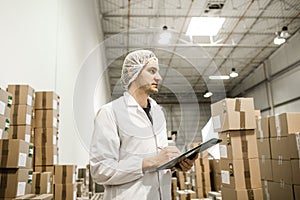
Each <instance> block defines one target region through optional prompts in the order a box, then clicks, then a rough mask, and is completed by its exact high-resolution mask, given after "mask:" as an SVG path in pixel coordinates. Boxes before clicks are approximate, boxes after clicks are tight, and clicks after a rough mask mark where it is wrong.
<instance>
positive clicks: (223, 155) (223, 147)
mask: <svg viewBox="0 0 300 200" xmlns="http://www.w3.org/2000/svg"><path fill="white" fill-rule="evenodd" d="M219 146H220V157H221V158H228V155H227V148H226V145H221V144H220V145H219Z"/></svg>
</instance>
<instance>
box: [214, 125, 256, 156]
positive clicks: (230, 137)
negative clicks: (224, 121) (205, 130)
mask: <svg viewBox="0 0 300 200" xmlns="http://www.w3.org/2000/svg"><path fill="white" fill-rule="evenodd" d="M219 137H220V139H222V142H221V143H220V145H219V147H220V157H221V158H226V159H229V160H231V159H235V160H238V159H250V158H258V150H257V141H256V135H255V133H254V130H238V131H226V132H222V133H221V134H220V135H219Z"/></svg>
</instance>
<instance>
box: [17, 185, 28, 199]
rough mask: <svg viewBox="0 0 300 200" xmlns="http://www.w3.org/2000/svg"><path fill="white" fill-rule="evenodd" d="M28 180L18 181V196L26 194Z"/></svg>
mask: <svg viewBox="0 0 300 200" xmlns="http://www.w3.org/2000/svg"><path fill="white" fill-rule="evenodd" d="M25 188H26V182H18V190H17V196H21V195H24V194H25Z"/></svg>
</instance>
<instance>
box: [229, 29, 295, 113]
mask: <svg viewBox="0 0 300 200" xmlns="http://www.w3.org/2000/svg"><path fill="white" fill-rule="evenodd" d="M299 52H300V33H299V32H298V33H297V34H296V35H294V36H293V37H292V38H290V39H289V40H288V42H287V43H286V44H284V45H282V46H281V47H279V49H278V50H277V51H276V52H275V53H273V54H272V55H271V56H270V57H269V59H268V60H266V61H264V64H262V65H261V66H259V67H258V68H257V69H256V70H255V71H254V73H253V74H251V75H250V76H249V77H248V78H246V79H245V80H244V81H243V82H242V84H240V85H239V86H237V87H236V88H235V89H234V90H233V91H232V92H231V96H240V94H243V95H244V96H252V97H254V100H255V107H256V109H262V110H264V112H263V113H262V115H263V116H266V115H274V114H280V113H283V112H300V106H299V105H300V90H299V85H300V79H299V77H300V54H299ZM256 84H258V85H257V86H256V87H252V86H254V85H256Z"/></svg>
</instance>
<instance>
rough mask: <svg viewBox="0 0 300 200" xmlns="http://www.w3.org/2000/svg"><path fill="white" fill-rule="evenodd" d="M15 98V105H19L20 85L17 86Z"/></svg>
mask: <svg viewBox="0 0 300 200" xmlns="http://www.w3.org/2000/svg"><path fill="white" fill-rule="evenodd" d="M14 97H15V104H19V102H20V85H16V90H15V96H14Z"/></svg>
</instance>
